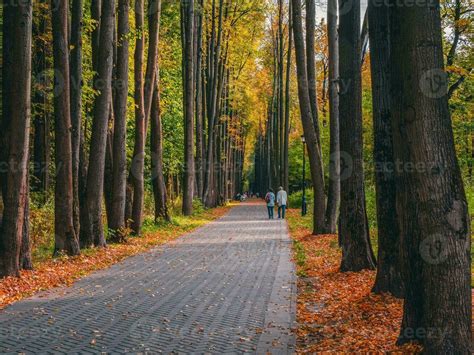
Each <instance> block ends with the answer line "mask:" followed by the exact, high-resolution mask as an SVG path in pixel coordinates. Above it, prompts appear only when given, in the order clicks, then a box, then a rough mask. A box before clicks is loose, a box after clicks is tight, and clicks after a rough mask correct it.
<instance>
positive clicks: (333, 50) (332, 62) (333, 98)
mask: <svg viewBox="0 0 474 355" xmlns="http://www.w3.org/2000/svg"><path fill="white" fill-rule="evenodd" d="M327 35H328V57H329V58H328V61H329V64H328V72H329V73H328V76H329V90H328V91H329V120H330V122H329V125H330V127H329V131H330V143H329V145H330V147H329V150H330V160H329V187H328V200H327V206H326V227H325V229H326V232H327V233H331V234H334V233H336V224H337V216H338V210H339V203H340V200H341V180H340V179H341V176H340V168H341V167H340V158H341V153H340V150H339V93H338V81H339V36H338V33H337V0H328V9H327Z"/></svg>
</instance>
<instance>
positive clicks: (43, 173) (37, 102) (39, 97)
mask: <svg viewBox="0 0 474 355" xmlns="http://www.w3.org/2000/svg"><path fill="white" fill-rule="evenodd" d="M44 2H45V0H41V4H42V5H44ZM45 7H46V6H45ZM42 10H43V11H42V12H41V13H40V18H39V20H38V21H33V38H32V39H33V41H34V50H35V52H34V54H33V63H32V66H33V75H34V76H33V77H34V78H36V81H35V82H33V90H34V91H33V93H32V95H33V97H32V100H33V107H34V108H35V109H34V110H33V118H34V138H33V157H32V158H33V176H32V179H31V185H32V189H33V191H35V192H39V193H41V195H42V200H43V201H42V202H43V203H44V202H45V201H46V193H47V191H48V189H49V183H50V177H49V167H50V166H49V164H50V149H51V147H50V131H49V120H50V118H49V110H48V108H47V104H48V98H47V94H46V92H45V88H44V87H45V86H46V84H47V83H46V75H45V73H46V71H47V69H48V63H47V60H46V59H47V56H48V46H47V44H46V43H45V42H44V38H43V37H42V35H43V34H44V33H45V32H46V31H47V27H48V26H47V24H48V19H49V18H50V16H49V13H48V11H49V10H47V9H46V11H44V9H43V8H42Z"/></svg>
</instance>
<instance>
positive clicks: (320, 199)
mask: <svg viewBox="0 0 474 355" xmlns="http://www.w3.org/2000/svg"><path fill="white" fill-rule="evenodd" d="M292 4H293V26H294V28H293V33H294V39H295V54H296V69H297V77H298V97H299V102H300V112H301V121H302V123H303V131H304V136H305V140H306V145H307V147H308V153H309V164H310V170H311V179H312V181H313V188H314V216H313V224H314V225H313V234H321V233H323V232H324V215H325V207H326V206H325V204H326V201H325V195H324V178H323V174H322V166H321V155H320V149H319V144H318V138H317V135H316V132H315V130H314V125H313V113H312V109H311V102H310V101H311V100H310V95H309V91H308V85H309V84H308V76H307V68H308V67H307V65H306V58H305V49H304V38H303V25H302V21H301V19H302V17H301V16H302V15H301V1H300V0H292Z"/></svg>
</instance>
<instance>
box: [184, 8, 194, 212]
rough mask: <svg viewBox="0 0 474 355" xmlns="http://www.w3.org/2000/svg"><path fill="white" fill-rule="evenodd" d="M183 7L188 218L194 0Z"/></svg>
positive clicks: (189, 205) (187, 207)
mask: <svg viewBox="0 0 474 355" xmlns="http://www.w3.org/2000/svg"><path fill="white" fill-rule="evenodd" d="M181 6H183V7H184V9H183V13H184V32H183V36H184V44H185V46H184V48H183V56H184V68H185V72H184V73H183V74H184V75H183V80H184V86H185V102H184V121H185V124H184V128H185V129H184V188H183V214H184V215H185V216H189V215H191V214H192V212H193V197H194V192H193V190H194V102H195V96H194V91H195V86H194V68H193V63H194V53H193V44H194V40H193V35H194V0H183V1H182V2H181Z"/></svg>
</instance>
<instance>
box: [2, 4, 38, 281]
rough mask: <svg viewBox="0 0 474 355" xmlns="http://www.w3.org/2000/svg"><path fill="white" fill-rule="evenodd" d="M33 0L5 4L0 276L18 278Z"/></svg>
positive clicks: (27, 133)
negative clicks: (3, 167) (2, 207)
mask: <svg viewBox="0 0 474 355" xmlns="http://www.w3.org/2000/svg"><path fill="white" fill-rule="evenodd" d="M32 17H33V15H32V3H31V1H27V2H25V1H19V0H16V1H11V2H9V4H7V3H4V4H3V33H2V34H3V65H2V70H3V80H2V99H3V107H2V111H3V112H2V113H3V117H2V120H1V122H0V128H1V130H0V133H1V140H0V144H1V149H0V151H1V158H0V160H1V161H0V163H1V165H2V166H5V167H8V168H7V169H4V170H5V173H3V174H2V176H1V184H2V198H3V205H4V209H3V216H2V218H1V219H2V223H1V229H0V277H4V276H19V274H20V250H21V242H22V237H23V228H24V222H25V206H26V203H27V197H28V193H27V190H28V186H27V183H28V181H27V171H28V148H29V133H30V119H31V101H30V100H31V99H30V97H31V47H32V39H31V32H32V31H31V30H32Z"/></svg>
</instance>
